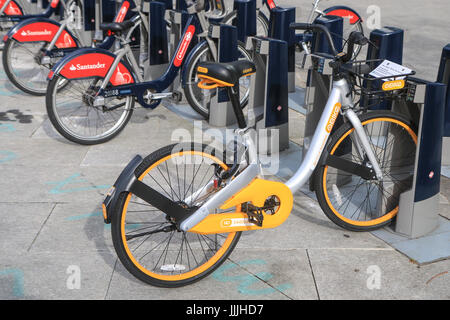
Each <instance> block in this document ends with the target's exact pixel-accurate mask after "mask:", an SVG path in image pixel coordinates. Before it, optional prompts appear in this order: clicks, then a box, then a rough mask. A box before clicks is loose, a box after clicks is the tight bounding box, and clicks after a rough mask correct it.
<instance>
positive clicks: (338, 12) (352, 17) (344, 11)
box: [325, 7, 362, 24]
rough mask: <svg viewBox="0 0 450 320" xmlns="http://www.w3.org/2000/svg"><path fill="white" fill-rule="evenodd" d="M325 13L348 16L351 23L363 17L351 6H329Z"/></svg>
mask: <svg viewBox="0 0 450 320" xmlns="http://www.w3.org/2000/svg"><path fill="white" fill-rule="evenodd" d="M325 13H326V14H327V16H338V17H342V18H347V19H349V20H350V24H355V23H356V22H358V21H359V20H361V21H362V19H361V17H360V16H359V15H358V14H357V13H356V12H355V11H353V10H351V9H350V8H343V7H340V8H339V7H336V8H329V9H327V10H325Z"/></svg>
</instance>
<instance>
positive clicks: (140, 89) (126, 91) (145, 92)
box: [94, 11, 217, 109]
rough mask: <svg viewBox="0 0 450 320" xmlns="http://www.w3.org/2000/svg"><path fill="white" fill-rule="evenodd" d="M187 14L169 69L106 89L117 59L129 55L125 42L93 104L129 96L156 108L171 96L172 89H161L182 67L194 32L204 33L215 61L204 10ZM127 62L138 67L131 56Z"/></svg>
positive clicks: (214, 50) (166, 86) (213, 46)
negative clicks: (155, 76)
mask: <svg viewBox="0 0 450 320" xmlns="http://www.w3.org/2000/svg"><path fill="white" fill-rule="evenodd" d="M188 13H190V15H189V17H188V19H187V21H186V25H185V28H184V32H183V36H182V37H181V40H180V42H179V43H178V46H177V49H176V50H175V54H174V55H173V57H172V59H171V61H170V64H169V66H168V68H167V69H166V71H165V73H164V74H163V75H162V76H161V77H160V78H158V79H156V80H153V81H147V82H143V79H142V77H141V76H140V75H138V76H137V79H136V82H133V83H129V84H124V85H119V86H114V87H113V88H110V89H106V87H107V85H108V83H109V82H110V79H111V77H112V75H113V74H114V71H115V68H116V67H117V65H118V63H119V62H120V60H121V59H122V58H123V57H124V56H125V55H127V54H128V56H132V55H130V54H129V53H130V52H131V49H130V47H129V45H126V44H125V46H124V47H123V48H122V49H120V50H118V51H117V52H115V54H116V55H117V56H116V58H115V61H114V63H113V64H112V65H111V67H110V69H109V70H108V72H107V74H106V76H105V78H104V79H103V80H102V84H101V87H100V90H99V93H98V96H97V98H96V102H95V103H94V104H95V105H100V104H101V103H102V101H103V99H104V98H103V97H114V96H130V95H132V96H135V97H136V98H137V100H138V102H139V104H140V105H142V106H143V107H145V108H152V109H154V108H156V107H157V106H158V105H159V103H160V101H161V99H164V98H168V97H171V96H172V95H173V93H171V92H163V91H165V90H166V89H167V88H169V86H170V85H171V84H172V83H173V81H174V80H175V78H176V77H177V76H178V74H179V71H180V69H181V68H182V66H183V62H184V60H185V57H186V56H187V53H188V51H189V47H190V44H191V41H192V39H193V38H194V37H195V36H196V35H197V36H201V37H202V36H205V38H206V41H207V42H208V45H209V46H210V48H211V52H213V56H214V59H215V60H217V53H216V51H217V50H216V46H215V44H214V41H212V39H209V38H208V37H207V35H206V32H207V30H208V23H207V21H206V18H205V13H204V12H203V11H201V12H188ZM195 17H197V21H198V22H199V23H200V26H201V30H199V29H198V28H197V24H196V22H197V21H196V20H195ZM204 30H206V31H204ZM133 60H134V61H133ZM130 63H131V64H132V67H133V68H134V69H135V70H137V66H138V65H137V63H136V61H135V59H134V57H132V58H131V59H130ZM152 101H154V102H152Z"/></svg>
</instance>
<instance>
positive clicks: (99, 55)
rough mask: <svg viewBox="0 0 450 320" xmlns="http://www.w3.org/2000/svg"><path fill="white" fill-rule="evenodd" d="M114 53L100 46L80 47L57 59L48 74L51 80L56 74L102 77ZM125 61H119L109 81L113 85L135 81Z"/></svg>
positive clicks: (71, 77) (76, 77)
mask: <svg viewBox="0 0 450 320" xmlns="http://www.w3.org/2000/svg"><path fill="white" fill-rule="evenodd" d="M115 58H116V55H115V54H114V53H112V52H109V51H107V50H105V49H101V48H82V49H79V50H76V51H75V52H73V53H71V54H69V55H67V56H65V57H64V58H62V59H61V60H60V61H58V62H57V63H56V64H55V66H54V67H53V69H52V70H51V71H50V73H49V75H48V79H49V80H51V79H53V77H54V76H55V74H56V75H60V76H63V77H64V78H66V79H83V78H91V77H101V78H104V77H105V76H106V74H107V73H108V70H109V69H110V67H111V65H112V64H113V62H114V59H115ZM131 70H132V69H131V67H130V66H129V65H128V63H126V62H125V61H121V62H119V64H118V65H117V67H116V70H115V71H114V73H113V75H112V77H111V79H110V82H111V84H112V85H113V86H118V85H122V84H131V83H135V82H136V81H135V79H136V78H135V75H134V73H133V72H132V71H131Z"/></svg>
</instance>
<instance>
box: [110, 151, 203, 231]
mask: <svg viewBox="0 0 450 320" xmlns="http://www.w3.org/2000/svg"><path fill="white" fill-rule="evenodd" d="M142 161H143V159H142V157H141V156H140V155H136V156H135V157H134V158H133V159H132V160H131V161H130V162H129V163H128V165H127V166H126V167H125V169H124V170H123V171H122V173H121V174H120V175H119V177H118V178H117V180H116V182H115V183H114V185H113V186H112V187H111V189H110V191H108V193H107V195H106V198H105V200H104V201H103V203H102V211H103V219H104V222H105V223H110V222H111V218H112V215H113V214H114V213H117V210H116V206H117V201H118V199H119V196H120V195H121V194H122V193H124V192H127V193H128V192H130V193H132V194H134V195H135V196H137V197H138V198H140V199H142V200H144V201H145V202H147V203H149V204H151V205H152V206H154V207H155V208H157V209H159V210H161V211H162V212H164V213H165V214H167V215H168V216H169V217H171V218H173V219H175V221H177V222H182V221H183V220H184V219H186V218H187V217H189V216H190V215H192V213H193V212H194V211H195V209H187V208H184V207H183V206H181V205H179V204H178V203H177V202H174V201H172V200H170V199H168V198H167V197H165V196H164V195H162V194H160V193H159V192H157V191H156V190H154V189H153V188H151V187H150V186H148V185H147V184H145V183H143V182H141V181H140V180H139V179H138V177H136V169H137V168H138V167H139V165H140V164H141V163H142Z"/></svg>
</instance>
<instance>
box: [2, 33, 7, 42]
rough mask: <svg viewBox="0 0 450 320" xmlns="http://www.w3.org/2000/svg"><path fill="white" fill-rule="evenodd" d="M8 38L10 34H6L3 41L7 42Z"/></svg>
mask: <svg viewBox="0 0 450 320" xmlns="http://www.w3.org/2000/svg"><path fill="white" fill-rule="evenodd" d="M7 40H8V35H7V34H6V35H5V36H4V37H3V42H6V41H7Z"/></svg>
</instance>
